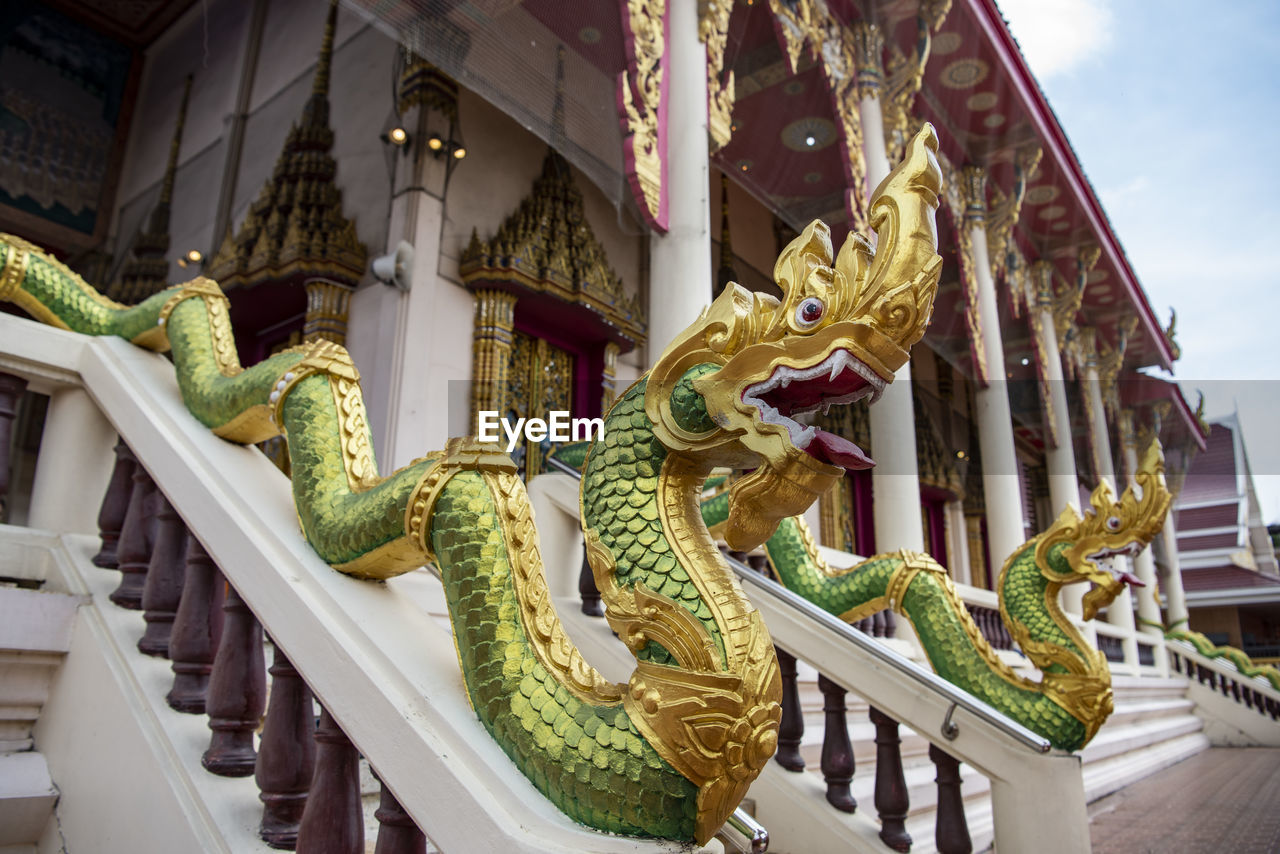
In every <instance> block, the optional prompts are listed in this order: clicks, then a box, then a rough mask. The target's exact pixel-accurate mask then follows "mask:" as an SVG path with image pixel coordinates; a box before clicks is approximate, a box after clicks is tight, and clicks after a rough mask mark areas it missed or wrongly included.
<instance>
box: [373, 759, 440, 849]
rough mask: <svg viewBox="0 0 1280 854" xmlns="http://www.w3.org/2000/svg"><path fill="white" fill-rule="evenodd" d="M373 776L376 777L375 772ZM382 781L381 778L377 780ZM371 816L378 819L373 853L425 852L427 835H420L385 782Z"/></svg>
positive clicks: (416, 826) (415, 825) (411, 819)
mask: <svg viewBox="0 0 1280 854" xmlns="http://www.w3.org/2000/svg"><path fill="white" fill-rule="evenodd" d="M373 776H375V777H377V776H378V775H377V774H374V775H373ZM378 782H379V783H382V780H381V778H379V780H378ZM373 817H374V818H376V819H377V820H378V844H377V846H376V847H375V848H374V849H373V854H426V850H427V837H425V836H423V835H422V831H421V830H419V829H418V825H417V824H415V823H414V820H413V818H412V817H411V816H410V815H409V814H408V813H407V812H405V811H404V807H402V806H400V802H399V801H397V800H396V796H395V795H393V794H391V790H390V789H388V788H387V784H386V783H382V792H381V794H380V796H379V799H378V809H377V810H375V811H374V813H373Z"/></svg>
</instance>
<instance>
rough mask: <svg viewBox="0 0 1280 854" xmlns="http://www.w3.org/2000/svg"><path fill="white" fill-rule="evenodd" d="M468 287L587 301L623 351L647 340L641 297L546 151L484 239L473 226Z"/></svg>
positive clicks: (464, 266)
mask: <svg viewBox="0 0 1280 854" xmlns="http://www.w3.org/2000/svg"><path fill="white" fill-rule="evenodd" d="M459 272H460V273H461V275H462V281H463V282H464V283H465V284H466V285H467V287H469V288H471V289H473V290H474V289H477V288H494V287H497V288H499V289H504V290H515V291H516V292H522V291H523V292H530V291H531V292H534V293H541V294H549V295H551V296H554V297H556V298H558V299H560V300H563V301H565V302H568V303H573V304H577V305H581V306H584V307H586V308H588V309H590V310H591V311H592V312H593V313H595V314H596V315H598V316H599V317H600V318H601V319H602V320H603V321H604V323H605V324H607V325H608V326H609V327H611V330H610V335H609V337H611V338H614V339H616V340H617V341H618V343H619V344H620V345H621V346H622V349H623V350H624V351H626V350H630V349H631V348H632V347H633V346H635V345H636V344H640V343H643V342H644V341H645V334H646V331H647V328H648V321H647V318H646V316H645V311H644V308H643V306H642V305H641V302H640V298H639V297H638V296H635V295H628V294H627V292H626V289H625V288H624V287H623V284H622V279H620V278H619V277H618V274H617V273H615V272H614V271H613V268H612V267H610V266H609V259H608V257H607V256H606V255H605V251H604V247H603V246H601V245H600V241H599V240H597V239H596V236H595V233H594V232H593V231H592V230H591V225H590V224H589V223H588V222H587V218H586V214H585V213H584V211H583V206H582V193H581V192H580V191H579V190H578V187H577V185H576V184H575V183H574V180H573V176H572V174H571V173H570V171H569V164H568V163H567V162H566V161H565V159H564V158H563V157H561V156H560V155H559V154H557V153H556V152H555V151H548V152H547V157H546V159H545V160H544V161H543V163H542V174H541V175H540V176H539V177H538V178H537V180H535V181H534V183H533V190H532V192H530V193H529V195H528V196H526V197H525V199H524V200H523V201H522V202H520V205H519V207H518V208H516V210H515V212H513V213H512V214H511V215H510V216H508V217H507V218H506V220H505V221H504V222H503V223H502V225H501V226H499V228H498V232H497V234H495V235H494V236H493V237H492V238H491V239H489V240H484V241H482V240H480V238H479V236H478V235H477V234H476V232H475V231H474V230H472V232H471V242H470V243H469V244H468V246H467V248H466V249H465V250H464V251H463V253H462V259H461V262H460V263H459Z"/></svg>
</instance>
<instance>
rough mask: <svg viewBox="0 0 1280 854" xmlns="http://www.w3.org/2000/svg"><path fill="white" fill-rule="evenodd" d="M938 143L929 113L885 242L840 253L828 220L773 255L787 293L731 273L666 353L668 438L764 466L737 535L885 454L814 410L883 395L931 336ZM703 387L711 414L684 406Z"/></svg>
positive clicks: (662, 412)
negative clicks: (832, 427)
mask: <svg viewBox="0 0 1280 854" xmlns="http://www.w3.org/2000/svg"><path fill="white" fill-rule="evenodd" d="M937 150H938V138H937V136H936V135H935V133H934V130H933V127H932V126H931V125H927V124H926V125H925V127H924V128H923V129H922V130H921V131H920V132H919V133H918V134H917V135H916V137H915V138H914V139H913V140H912V141H911V143H910V144H909V145H908V146H907V150H906V157H905V158H904V160H903V161H902V163H901V164H899V165H898V167H897V168H896V169H894V170H893V171H892V172H891V173H889V175H888V176H887V177H886V178H885V180H884V181H883V182H881V184H880V186H879V187H878V188H876V191H875V193H873V194H872V198H871V206H870V223H871V228H872V229H873V230H874V231H875V232H876V235H877V238H878V239H877V244H876V246H875V247H874V248H873V246H872V244H871V243H870V242H869V241H868V240H867V239H866V238H865V237H863V236H862V235H858V234H850V235H849V237H848V238H847V239H846V240H845V242H844V245H843V246H842V247H841V249H840V252H839V254H838V255H835V254H834V253H833V251H832V244H831V232H830V230H829V229H828V228H827V226H826V225H825V224H824V223H822V222H820V221H817V220H815V221H814V222H813V223H811V224H810V225H809V226H808V227H807V228H806V229H805V230H804V232H803V233H802V234H801V235H800V236H799V237H797V238H796V239H795V240H793V241H792V242H791V244H790V245H789V246H787V248H786V249H785V250H783V252H782V255H781V256H780V257H779V258H778V263H777V265H776V266H775V267H774V273H773V275H774V280H775V281H776V282H777V284H778V287H779V288H780V289H781V290H782V299H777V298H775V297H772V296H769V295H767V294H760V293H752V292H751V291H748V290H746V289H745V288H743V287H741V286H739V285H736V284H731V285H730V286H729V287H727V288H725V290H724V292H723V293H722V294H721V295H720V296H719V297H718V298H717V299H716V301H715V302H714V303H712V304H711V305H710V306H709V307H708V308H707V309H706V310H705V311H704V312H703V313H702V315H701V316H700V317H699V318H698V320H697V321H696V322H695V323H694V324H693V325H692V326H691V327H689V329H687V330H686V331H685V332H684V333H683V334H682V335H681V336H680V337H679V338H677V339H676V341H675V342H674V343H673V344H672V345H671V346H670V347H669V348H667V350H666V351H665V352H664V353H663V354H662V356H661V357H660V358H659V359H658V362H657V364H656V365H655V366H654V369H653V371H652V372H651V374H650V377H649V385H648V389H647V392H646V396H645V411H646V413H647V414H648V416H649V418H650V420H651V421H652V422H653V424H654V429H655V432H656V434H657V436H658V438H659V440H660V441H662V442H663V444H664V445H666V446H667V447H668V448H670V449H671V450H673V451H675V452H688V453H697V454H699V455H700V456H703V457H705V458H706V459H707V460H708V462H709V463H710V464H711V465H726V466H732V467H735V468H754V469H755V470H754V471H753V472H752V473H751V474H749V475H747V476H746V477H744V478H741V479H739V480H738V481H736V482H735V484H734V487H733V490H732V492H731V495H730V499H729V503H730V511H729V520H728V524H727V526H726V530H725V539H726V540H727V541H728V542H729V544H730V545H731V546H732V547H734V548H738V549H750V548H754V547H755V546H756V545H759V544H760V543H762V542H764V541H765V540H766V539H768V537H769V536H770V535H772V533H773V531H774V529H775V528H776V527H777V524H778V522H779V521H780V520H781V519H784V518H786V517H788V516H793V515H795V514H797V513H801V512H803V511H804V510H805V509H806V508H807V507H808V506H809V505H810V504H812V503H813V501H814V499H816V498H817V497H818V496H819V495H821V494H822V493H823V492H825V491H826V490H827V489H829V488H830V486H831V485H832V484H833V483H834V482H835V481H836V480H837V479H838V478H840V477H841V476H842V475H843V473H844V470H846V469H850V470H852V469H865V468H869V467H871V466H872V465H874V463H873V462H872V461H871V459H870V458H868V457H867V455H866V454H865V453H863V451H862V450H861V449H860V448H858V447H857V446H856V445H854V444H853V443H852V442H849V441H848V440H846V439H844V438H841V437H839V436H836V435H834V434H831V433H828V432H825V431H823V430H820V429H818V428H817V427H814V426H811V425H809V424H808V423H807V422H808V420H809V419H810V418H811V417H812V415H813V413H816V412H818V411H825V410H826V409H827V408H829V407H831V406H833V405H839V404H846V403H851V402H853V401H856V400H860V399H862V398H864V397H869V398H870V399H871V400H872V401H873V402H874V401H875V400H876V399H877V398H878V397H879V396H880V393H881V392H882V391H883V390H884V388H885V386H886V385H888V384H889V383H890V382H892V381H893V375H894V372H895V371H896V370H897V369H898V368H900V367H902V365H903V364H904V363H905V362H906V361H907V357H908V355H909V352H908V351H909V349H910V347H911V345H912V344H914V343H915V342H917V341H919V340H920V338H921V336H923V335H924V331H925V327H927V326H928V324H929V319H930V316H931V315H932V312H933V299H934V296H935V294H936V293H937V287H938V274H939V273H940V271H941V269H942V259H941V257H939V256H938V253H937V246H938V236H937V227H936V224H935V221H934V215H935V212H936V210H937V207H938V194H939V193H940V192H941V188H942V172H941V170H940V169H939V168H938V161H937V158H936V152H937ZM833 260H834V263H833ZM704 366H709V367H704ZM695 369H696V370H695ZM691 392H692V393H693V394H696V395H700V396H701V397H702V399H703V400H704V401H705V406H706V414H707V416H708V419H709V420H703V421H695V422H691V421H690V420H689V419H688V418H687V417H683V416H682V414H681V412H680V411H677V410H678V408H679V406H678V404H679V402H680V401H681V400H687V399H688V398H689V397H690V396H691V395H690V393H691ZM711 422H713V423H711Z"/></svg>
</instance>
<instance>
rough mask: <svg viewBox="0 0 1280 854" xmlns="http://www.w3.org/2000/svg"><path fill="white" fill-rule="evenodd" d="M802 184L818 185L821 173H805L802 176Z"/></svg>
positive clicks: (820, 180)
mask: <svg viewBox="0 0 1280 854" xmlns="http://www.w3.org/2000/svg"><path fill="white" fill-rule="evenodd" d="M804 182H805V183H806V184H819V183H821V182H822V173H821V172H806V173H805V174H804Z"/></svg>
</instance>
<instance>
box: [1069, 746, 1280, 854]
mask: <svg viewBox="0 0 1280 854" xmlns="http://www.w3.org/2000/svg"><path fill="white" fill-rule="evenodd" d="M1089 818H1090V826H1089V835H1090V837H1091V838H1092V840H1093V851H1094V854H1147V852H1153V854H1154V852H1159V854H1199V852H1206V854H1207V852H1213V854H1217V852H1230V854H1255V852H1256V854H1266V852H1280V749H1274V748H1261V747H1251V748H1226V747H1222V748H1212V749H1210V750H1206V751H1204V752H1203V753H1199V754H1197V755H1195V756H1193V757H1191V758H1190V759H1187V760H1186V761H1184V762H1179V763H1178V764H1177V765H1174V766H1172V767H1169V768H1166V769H1165V770H1164V771H1160V772H1158V773H1157V774H1155V775H1153V776H1151V777H1148V778H1147V779H1145V780H1140V781H1138V782H1137V783H1135V784H1133V785H1132V786H1129V787H1127V788H1125V789H1121V790H1120V791H1118V792H1116V793H1114V794H1112V795H1108V796H1107V797H1105V798H1103V799H1101V800H1099V801H1095V802H1094V803H1092V804H1090V805H1089Z"/></svg>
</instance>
